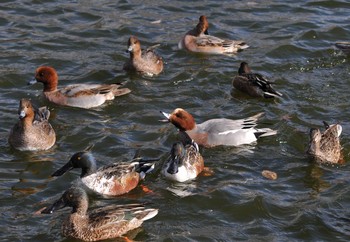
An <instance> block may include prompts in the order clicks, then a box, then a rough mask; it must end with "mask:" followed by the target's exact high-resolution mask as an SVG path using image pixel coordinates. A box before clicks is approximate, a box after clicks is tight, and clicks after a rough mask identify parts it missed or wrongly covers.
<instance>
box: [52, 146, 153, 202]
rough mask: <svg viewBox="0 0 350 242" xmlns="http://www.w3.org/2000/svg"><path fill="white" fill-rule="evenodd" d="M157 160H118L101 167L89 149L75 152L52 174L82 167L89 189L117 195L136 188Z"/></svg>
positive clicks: (82, 179)
mask: <svg viewBox="0 0 350 242" xmlns="http://www.w3.org/2000/svg"><path fill="white" fill-rule="evenodd" d="M151 161H155V160H147V161H145V160H142V159H141V158H135V159H133V160H132V161H130V162H118V163H113V164H110V165H107V166H103V167H101V168H99V169H97V168H96V167H97V166H96V161H95V158H94V157H93V155H92V154H91V153H90V152H89V151H82V152H78V153H75V154H74V155H73V156H72V157H71V158H70V160H69V161H68V163H67V164H65V165H64V166H63V167H61V168H60V169H59V170H57V171H56V172H54V173H53V174H52V176H61V175H63V174H64V173H65V172H67V171H69V170H71V169H73V168H81V169H82V170H81V174H80V178H81V181H82V183H83V184H84V185H86V186H87V187H88V188H89V189H91V190H93V191H95V192H97V193H99V194H103V195H109V196H117V195H121V194H125V193H128V192H129V191H130V190H132V189H134V188H135V187H136V186H137V185H138V184H139V181H140V180H141V179H144V177H145V176H146V173H149V172H150V171H152V170H153V169H154V163H152V162H151Z"/></svg>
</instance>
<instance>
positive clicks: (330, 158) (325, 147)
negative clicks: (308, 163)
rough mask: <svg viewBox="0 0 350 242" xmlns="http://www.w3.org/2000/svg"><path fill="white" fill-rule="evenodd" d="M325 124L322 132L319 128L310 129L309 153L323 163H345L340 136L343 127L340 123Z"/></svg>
mask: <svg viewBox="0 0 350 242" xmlns="http://www.w3.org/2000/svg"><path fill="white" fill-rule="evenodd" d="M324 124H325V128H326V130H325V131H324V133H323V134H322V133H321V131H320V130H319V129H316V128H312V129H311V130H310V142H309V147H308V150H307V153H308V154H309V155H311V156H313V157H314V158H315V159H316V160H317V161H318V162H321V163H339V164H342V163H344V158H343V154H342V147H341V145H340V140H339V136H340V134H341V132H342V127H341V126H340V125H339V124H332V125H328V124H327V123H324Z"/></svg>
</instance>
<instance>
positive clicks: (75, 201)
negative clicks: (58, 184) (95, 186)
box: [41, 187, 89, 214]
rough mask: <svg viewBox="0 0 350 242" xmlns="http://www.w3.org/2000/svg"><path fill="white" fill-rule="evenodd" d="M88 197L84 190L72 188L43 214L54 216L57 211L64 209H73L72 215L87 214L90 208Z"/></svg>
mask: <svg viewBox="0 0 350 242" xmlns="http://www.w3.org/2000/svg"><path fill="white" fill-rule="evenodd" d="M88 203H89V200H88V196H87V194H86V192H85V191H84V190H83V189H82V188H78V187H71V188H70V189H68V190H67V191H66V192H65V193H63V195H62V196H61V198H60V199H58V200H57V201H56V202H55V203H54V204H52V205H51V206H50V207H48V208H45V209H44V210H43V211H41V213H43V214H52V213H53V212H55V211H56V210H59V209H61V208H64V207H67V206H68V207H72V208H73V210H72V213H75V212H79V211H80V212H82V213H86V211H87V208H88Z"/></svg>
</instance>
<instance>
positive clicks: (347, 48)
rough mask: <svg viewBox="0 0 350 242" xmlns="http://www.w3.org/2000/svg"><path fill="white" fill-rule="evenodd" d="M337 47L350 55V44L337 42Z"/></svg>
mask: <svg viewBox="0 0 350 242" xmlns="http://www.w3.org/2000/svg"><path fill="white" fill-rule="evenodd" d="M335 46H336V47H337V48H338V49H340V50H342V51H343V52H344V53H345V54H348V55H350V42H337V43H335Z"/></svg>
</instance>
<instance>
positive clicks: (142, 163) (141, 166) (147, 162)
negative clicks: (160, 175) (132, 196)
mask: <svg viewBox="0 0 350 242" xmlns="http://www.w3.org/2000/svg"><path fill="white" fill-rule="evenodd" d="M138 159H139V161H137V165H136V171H137V172H138V173H140V178H141V179H144V178H145V177H146V174H148V173H150V172H152V171H153V170H154V167H155V162H156V161H158V160H159V158H155V159H143V158H138Z"/></svg>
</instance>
